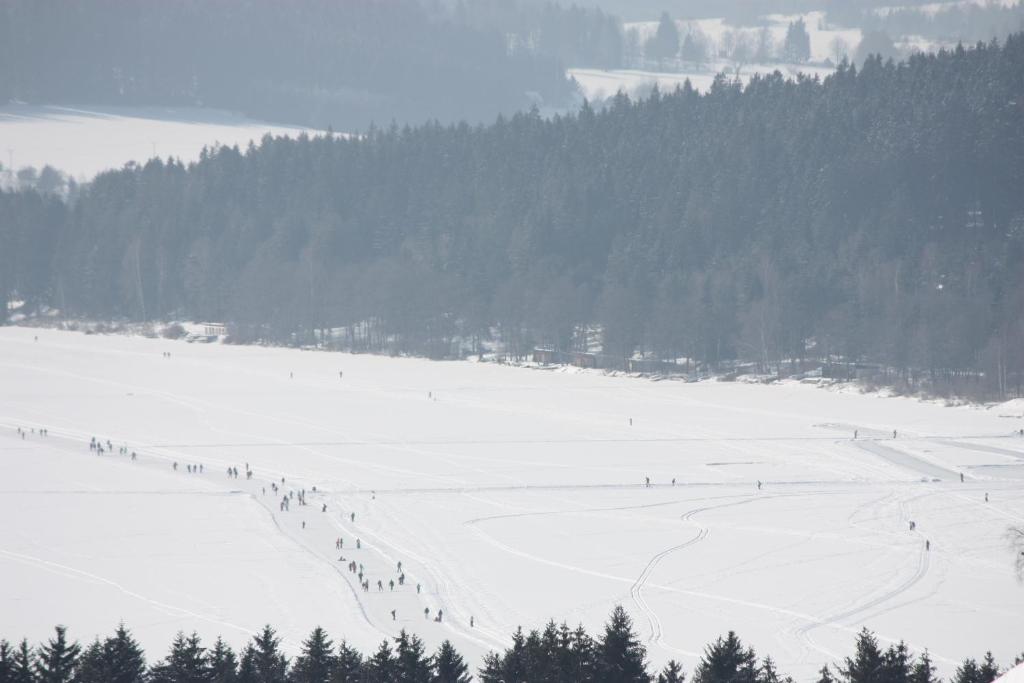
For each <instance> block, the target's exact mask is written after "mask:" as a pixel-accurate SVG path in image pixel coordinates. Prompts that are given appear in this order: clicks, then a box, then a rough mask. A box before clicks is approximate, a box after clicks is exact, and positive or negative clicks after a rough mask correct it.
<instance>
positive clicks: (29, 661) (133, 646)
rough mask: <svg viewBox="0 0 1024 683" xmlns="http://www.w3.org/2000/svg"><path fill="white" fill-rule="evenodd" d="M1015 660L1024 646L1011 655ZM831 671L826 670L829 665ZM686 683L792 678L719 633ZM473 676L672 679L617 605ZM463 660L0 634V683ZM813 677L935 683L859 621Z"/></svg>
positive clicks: (261, 677) (340, 676)
mask: <svg viewBox="0 0 1024 683" xmlns="http://www.w3.org/2000/svg"><path fill="white" fill-rule="evenodd" d="M1021 661H1024V654H1022V655H1021V656H1020V657H1018V658H1017V661H1016V663H1020V662H1021ZM833 670H834V673H833ZM999 674H1000V669H999V666H998V665H997V664H996V662H995V660H994V659H993V657H992V653H991V652H989V653H987V654H986V655H985V657H984V659H982V660H981V662H980V663H979V662H978V661H976V660H974V659H965V660H964V661H963V663H962V664H961V665H960V667H958V668H957V670H956V673H955V675H954V677H953V678H952V679H951V683H992V681H993V680H995V679H996V677H998V676H999ZM691 678H692V680H693V682H694V683H793V679H792V678H790V677H789V676H785V675H783V674H782V673H780V672H779V671H778V669H777V667H776V666H775V663H774V662H773V660H772V658H771V657H765V658H764V659H758V657H757V654H756V653H755V652H754V650H753V649H752V648H750V647H746V646H744V644H743V642H742V641H741V640H740V639H739V638H738V637H737V636H736V634H735V633H732V632H730V633H729V634H728V635H727V636H724V637H720V638H718V639H717V640H716V641H715V642H714V643H711V644H710V645H708V646H707V647H706V648H705V649H704V655H703V656H702V657H701V659H700V662H699V663H698V665H697V668H696V670H695V671H694V672H693V674H692V676H691ZM478 679H479V680H480V681H481V683H520V682H522V683H527V682H528V683H682V682H683V681H684V680H685V679H686V673H685V672H684V671H683V669H682V667H681V666H680V665H679V664H678V663H677V662H675V661H670V662H669V663H668V664H667V665H665V667H664V668H663V669H662V670H661V671H660V672H652V671H651V670H650V667H649V665H648V663H647V652H646V648H645V647H644V646H643V645H642V644H641V643H640V642H639V640H638V639H637V636H636V633H635V632H634V631H633V625H632V622H631V621H630V618H629V616H628V615H627V614H626V612H625V611H624V610H623V609H622V607H616V608H615V609H614V610H613V611H612V614H611V617H610V618H609V620H608V623H607V624H606V625H605V628H604V632H603V633H602V634H601V635H600V636H599V637H597V638H594V637H592V636H590V635H589V634H588V633H587V632H586V630H585V629H584V628H583V627H582V626H580V627H577V628H576V629H570V628H569V627H568V626H567V625H565V624H562V625H561V626H556V625H555V624H554V623H553V622H551V623H548V625H547V626H545V627H544V628H543V629H542V630H539V631H537V630H535V631H530V633H529V634H524V633H523V631H522V629H519V630H518V631H516V633H515V634H514V635H513V638H512V645H511V646H510V647H508V648H507V649H505V650H504V651H503V652H501V653H497V652H492V653H491V654H489V655H488V656H487V657H486V658H485V661H484V664H483V666H482V667H481V668H480V670H479V672H478ZM472 680H474V678H473V675H472V673H471V672H470V668H469V665H467V663H466V661H465V659H463V657H462V655H460V654H459V653H458V652H457V651H456V650H455V648H454V647H453V646H452V644H451V643H450V642H449V641H445V642H443V643H442V644H441V646H440V647H439V648H438V649H437V651H436V652H435V653H434V654H432V655H430V654H427V652H426V648H425V647H424V644H423V641H421V640H420V639H419V637H417V636H415V635H410V634H408V633H406V632H405V631H404V630H403V631H402V632H401V633H400V634H399V635H398V637H396V638H392V639H389V640H384V641H383V642H382V643H381V644H380V646H379V647H378V648H377V649H376V650H375V651H374V652H373V653H372V654H363V653H361V652H359V651H358V650H357V649H355V648H353V647H351V646H350V645H349V644H348V643H346V642H345V641H342V642H341V643H340V644H338V645H337V646H336V645H335V644H334V643H333V641H332V640H331V638H330V637H329V636H328V635H327V633H326V632H325V631H324V630H323V629H322V628H320V627H317V628H315V629H313V631H312V633H310V635H309V637H308V638H307V639H306V640H305V641H304V642H303V643H302V651H301V653H300V654H299V655H298V656H297V657H295V658H294V659H293V660H291V661H289V659H288V657H287V656H285V654H284V653H283V652H282V650H281V639H280V638H279V637H278V636H277V634H276V633H275V631H274V629H273V628H271V627H270V626H266V627H264V628H263V630H261V631H260V632H259V633H257V634H256V635H255V636H253V638H252V640H251V641H250V642H249V643H248V644H246V645H245V647H244V648H243V649H242V650H241V652H240V653H238V654H236V653H235V652H234V650H233V649H232V648H231V647H230V646H229V645H228V644H226V643H225V642H224V641H223V640H222V639H221V638H218V639H217V640H216V642H215V643H214V644H213V647H211V648H207V647H204V646H203V644H202V641H201V640H200V638H199V636H198V635H196V634H195V633H193V634H191V635H185V634H184V633H179V634H178V635H177V637H176V638H175V639H174V642H173V643H171V647H170V651H169V652H168V653H167V655H166V657H164V658H163V659H161V660H160V661H158V662H156V663H155V664H152V665H147V663H146V657H145V653H144V652H143V651H142V648H141V647H140V646H139V644H138V643H137V642H136V641H135V639H134V638H133V637H132V635H131V633H130V632H129V631H128V629H127V628H125V627H124V625H121V626H119V627H118V628H117V630H116V631H115V633H114V635H112V636H110V637H109V638H106V639H104V640H102V641H101V640H100V639H98V638H97V639H96V640H95V641H94V642H93V643H92V644H91V645H89V646H88V647H85V648H83V647H82V646H81V645H80V644H78V643H77V642H74V641H70V640H69V639H68V635H67V630H66V629H65V628H64V627H63V626H58V627H57V629H56V634H55V636H54V637H53V638H51V639H50V640H49V641H47V642H46V643H44V644H42V645H40V646H38V647H35V648H33V647H31V646H29V644H28V641H27V640H22V641H21V643H20V644H18V645H11V644H10V643H9V642H8V641H6V640H3V641H0V683H147V682H148V683H470V681H472ZM818 683H941V679H939V678H938V677H936V676H935V667H934V666H933V665H932V662H931V658H930V657H929V656H928V653H927V652H924V653H922V654H921V655H920V656H918V657H917V658H915V657H914V656H913V654H912V653H911V652H910V651H909V650H908V649H907V647H906V645H905V644H904V643H902V642H900V643H897V644H893V645H890V646H889V647H888V648H887V649H886V648H883V647H882V646H880V645H879V643H878V640H877V638H875V636H874V635H873V634H872V633H871V632H869V631H868V630H866V629H865V630H863V631H861V633H860V634H859V635H858V636H857V639H856V642H855V652H854V655H853V656H852V657H847V658H846V659H845V660H844V661H843V662H841V663H836V664H833V665H832V668H830V667H829V666H828V665H826V666H824V667H823V668H822V669H821V674H820V677H819V679H818Z"/></svg>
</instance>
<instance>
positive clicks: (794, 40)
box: [782, 17, 811, 63]
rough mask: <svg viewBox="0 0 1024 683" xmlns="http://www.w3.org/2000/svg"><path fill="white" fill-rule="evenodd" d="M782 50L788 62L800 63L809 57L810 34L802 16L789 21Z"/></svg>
mask: <svg viewBox="0 0 1024 683" xmlns="http://www.w3.org/2000/svg"><path fill="white" fill-rule="evenodd" d="M782 45H783V46H782V51H783V54H785V56H786V59H787V60H788V61H790V62H797V63H802V62H806V61H807V60H808V59H810V58H811V35H810V34H809V33H807V25H806V24H805V23H804V20H803V18H802V17H801V18H800V19H797V20H796V21H794V22H790V24H789V27H788V28H787V29H786V40H785V42H783V44H782Z"/></svg>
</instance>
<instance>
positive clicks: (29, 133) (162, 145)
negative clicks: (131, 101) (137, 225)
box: [0, 104, 303, 179]
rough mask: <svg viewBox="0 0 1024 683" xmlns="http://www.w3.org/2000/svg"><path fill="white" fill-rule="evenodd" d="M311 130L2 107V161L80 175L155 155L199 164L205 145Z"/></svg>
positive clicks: (165, 112) (134, 110)
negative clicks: (197, 160)
mask: <svg viewBox="0 0 1024 683" xmlns="http://www.w3.org/2000/svg"><path fill="white" fill-rule="evenodd" d="M302 131H303V129H301V128H296V127H294V126H286V125H276V124H270V123H265V122H262V121H255V120H253V119H247V118H245V117H243V116H240V115H237V114H231V113H229V112H225V111H219V110H216V109H198V108H173V109H172V108H164V107H57V106H33V105H25V104H8V105H4V106H0V162H2V163H3V165H4V166H5V167H9V166H13V167H14V168H15V169H18V168H22V167H25V166H33V167H36V168H42V167H43V166H45V165H47V164H49V165H51V166H53V167H54V168H56V169H58V170H61V171H64V172H65V173H68V174H70V175H71V176H72V177H74V178H76V179H90V178H92V176H94V175H96V174H97V173H99V172H100V171H106V170H109V169H112V168H120V167H121V166H123V165H124V164H126V163H127V162H129V161H136V162H140V163H141V162H144V161H146V160H147V159H151V158H152V157H154V156H158V157H160V158H162V159H166V158H167V157H175V158H178V159H181V160H182V161H184V162H189V161H195V160H196V159H198V158H199V153H200V152H201V151H202V149H203V147H212V146H214V145H216V144H221V145H228V146H231V145H239V146H240V147H243V148H244V147H245V146H246V145H248V144H249V141H250V140H255V141H257V142H259V140H260V138H262V137H263V136H264V135H265V134H267V133H270V134H271V135H290V136H295V135H298V134H299V133H301V132H302Z"/></svg>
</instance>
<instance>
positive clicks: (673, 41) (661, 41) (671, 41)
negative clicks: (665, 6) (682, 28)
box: [646, 12, 679, 66]
mask: <svg viewBox="0 0 1024 683" xmlns="http://www.w3.org/2000/svg"><path fill="white" fill-rule="evenodd" d="M646 51H647V58H648V59H652V60H654V61H656V62H657V63H658V65H659V66H663V65H664V64H665V62H669V61H671V60H673V59H675V58H676V55H677V54H678V53H679V28H678V27H677V26H676V22H675V21H673V20H672V17H670V16H669V14H668V12H662V13H661V17H660V18H659V19H658V30H657V31H655V33H654V35H653V36H651V38H650V40H648V41H647V46H646Z"/></svg>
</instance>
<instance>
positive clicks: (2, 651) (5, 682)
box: [0, 639, 15, 683]
mask: <svg viewBox="0 0 1024 683" xmlns="http://www.w3.org/2000/svg"><path fill="white" fill-rule="evenodd" d="M14 654H15V649H14V648H13V647H11V644H10V643H8V642H7V641H6V640H3V639H0V683H12V681H13V680H14Z"/></svg>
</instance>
